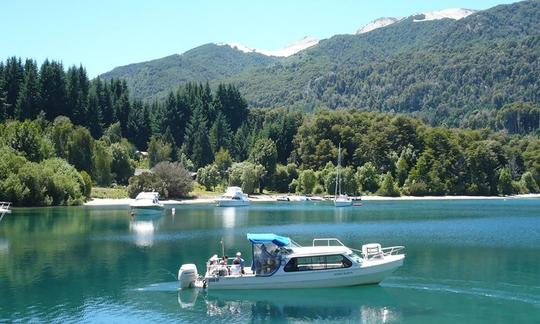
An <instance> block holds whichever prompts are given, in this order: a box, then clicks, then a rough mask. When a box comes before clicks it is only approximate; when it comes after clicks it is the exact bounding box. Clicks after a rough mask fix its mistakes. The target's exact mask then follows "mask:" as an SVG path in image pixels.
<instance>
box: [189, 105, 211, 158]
mask: <svg viewBox="0 0 540 324" xmlns="http://www.w3.org/2000/svg"><path fill="white" fill-rule="evenodd" d="M206 125H207V121H206V117H205V116H204V113H203V112H202V110H201V109H200V108H197V109H195V111H194V112H193V115H192V116H191V119H190V121H189V124H188V126H187V128H186V135H185V139H184V148H183V151H184V152H185V153H186V154H187V155H188V157H189V158H190V159H191V161H193V164H194V165H195V167H196V168H200V167H202V166H205V165H207V164H209V163H211V162H212V161H213V160H214V155H213V153H212V148H211V147H210V140H209V139H208V129H207V126H206Z"/></svg>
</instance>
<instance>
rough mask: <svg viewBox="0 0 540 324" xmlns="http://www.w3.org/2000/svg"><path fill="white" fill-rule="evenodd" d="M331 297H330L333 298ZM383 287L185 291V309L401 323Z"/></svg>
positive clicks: (230, 314)
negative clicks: (381, 302) (385, 302)
mask: <svg viewBox="0 0 540 324" xmlns="http://www.w3.org/2000/svg"><path fill="white" fill-rule="evenodd" d="M330 296H331V297H330ZM388 298H389V297H388V294H387V293H386V291H385V290H384V288H381V287H353V288H336V289H310V290H296V291H285V290H275V291H203V290H198V289H188V290H182V291H179V293H178V304H179V305H180V307H181V308H182V309H196V308H200V309H201V311H203V312H205V313H206V315H207V316H209V317H216V318H218V317H219V318H221V319H225V318H239V317H241V318H242V319H247V320H251V321H253V320H255V321H261V320H262V321H267V320H272V321H275V320H283V321H290V320H302V321H305V320H310V321H312V320H317V321H321V320H324V321H328V320H330V321H340V322H349V321H351V320H352V321H356V322H362V323H388V322H395V321H400V320H401V319H402V315H401V311H400V310H399V309H397V308H395V307H394V306H390V305H388V304H379V303H378V302H377V301H378V300H384V299H386V300H388Z"/></svg>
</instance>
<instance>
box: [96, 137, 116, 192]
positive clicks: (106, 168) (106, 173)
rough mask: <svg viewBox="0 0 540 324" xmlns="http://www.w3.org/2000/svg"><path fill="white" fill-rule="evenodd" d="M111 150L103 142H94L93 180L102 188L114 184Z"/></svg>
mask: <svg viewBox="0 0 540 324" xmlns="http://www.w3.org/2000/svg"><path fill="white" fill-rule="evenodd" d="M112 161H113V157H112V154H111V149H110V148H109V147H108V146H107V144H106V143H105V142H103V141H95V142H94V152H93V155H92V179H94V181H95V182H96V183H97V184H98V185H100V186H109V185H110V184H111V182H112V173H111V164H112Z"/></svg>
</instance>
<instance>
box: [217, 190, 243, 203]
mask: <svg viewBox="0 0 540 324" xmlns="http://www.w3.org/2000/svg"><path fill="white" fill-rule="evenodd" d="M216 204H217V206H218V207H236V206H248V205H249V199H248V197H247V195H246V194H245V193H243V192H242V188H240V187H229V188H227V191H226V192H225V193H224V194H223V196H221V198H218V199H216Z"/></svg>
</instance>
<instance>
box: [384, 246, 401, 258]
mask: <svg viewBox="0 0 540 324" xmlns="http://www.w3.org/2000/svg"><path fill="white" fill-rule="evenodd" d="M404 249H405V247H404V246H402V245H397V246H390V247H385V248H382V249H381V250H382V252H383V255H384V256H387V255H394V254H398V252H401V251H403V250H404Z"/></svg>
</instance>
